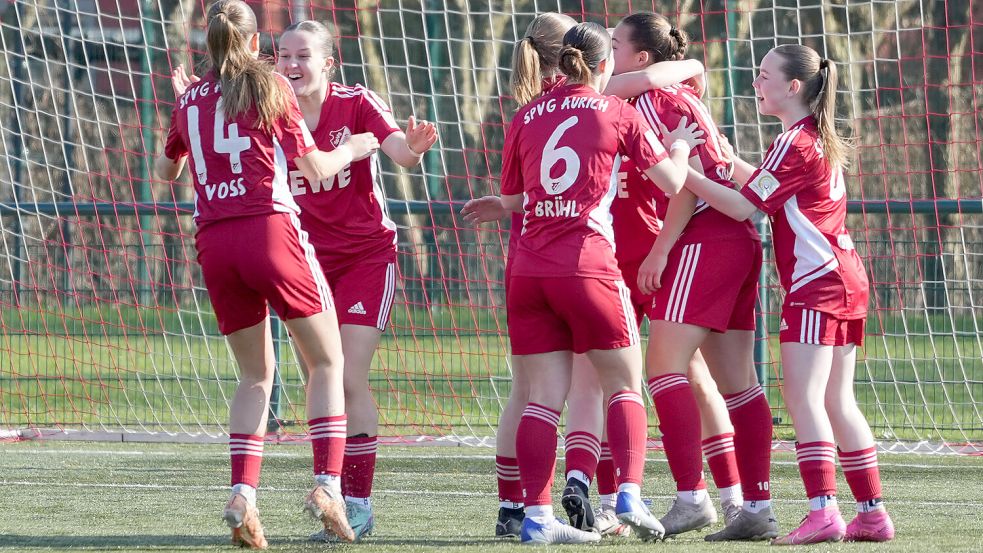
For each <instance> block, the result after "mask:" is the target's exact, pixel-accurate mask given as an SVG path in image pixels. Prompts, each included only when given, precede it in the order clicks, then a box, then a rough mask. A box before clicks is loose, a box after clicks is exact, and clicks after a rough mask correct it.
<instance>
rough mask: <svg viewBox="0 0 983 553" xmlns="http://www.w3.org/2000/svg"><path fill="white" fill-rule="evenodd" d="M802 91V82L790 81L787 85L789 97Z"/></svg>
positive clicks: (797, 80)
mask: <svg viewBox="0 0 983 553" xmlns="http://www.w3.org/2000/svg"><path fill="white" fill-rule="evenodd" d="M800 90H802V81H800V80H799V79H792V82H790V83H789V85H788V91H789V95H790V96H795V95H796V94H798V93H799V91H800Z"/></svg>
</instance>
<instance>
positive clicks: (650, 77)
mask: <svg viewBox="0 0 983 553" xmlns="http://www.w3.org/2000/svg"><path fill="white" fill-rule="evenodd" d="M703 71H704V67H703V64H702V63H700V62H699V61H697V60H679V61H660V62H659V63H653V64H652V65H650V66H648V67H646V68H645V69H640V70H638V71H630V72H627V73H622V74H620V75H612V76H611V80H610V81H608V85H607V87H605V88H604V94H610V95H613V96H617V97H619V98H634V97H635V96H638V95H640V94H642V93H644V92H647V91H649V90H654V89H657V88H664V87H667V86H670V85H674V84H678V83H682V82H686V81H688V80H691V79H695V80H696V81H697V82H694V83H693V84H695V85H697V87H696V88H698V89H699V92H700V94H701V95H702V88H703V87H700V86H699V84H700V83H702V76H703Z"/></svg>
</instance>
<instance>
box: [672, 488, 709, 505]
mask: <svg viewBox="0 0 983 553" xmlns="http://www.w3.org/2000/svg"><path fill="white" fill-rule="evenodd" d="M676 497H678V498H679V500H680V501H682V502H683V503H688V504H690V505H697V504H699V503H703V502H704V501H706V500H707V497H709V496H708V495H707V490H706V488H704V489H702V490H684V491H681V492H676Z"/></svg>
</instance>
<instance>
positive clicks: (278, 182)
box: [272, 137, 300, 215]
mask: <svg viewBox="0 0 983 553" xmlns="http://www.w3.org/2000/svg"><path fill="white" fill-rule="evenodd" d="M288 174H289V173H288V171H287V156H286V154H284V153H283V148H282V147H281V146H280V142H279V141H278V140H277V139H276V137H273V183H272V188H273V197H272V200H273V211H278V212H280V213H292V214H295V215H296V214H298V213H300V206H299V205H297V202H295V201H294V195H293V194H291V193H290V185H289V184H287V175H288Z"/></svg>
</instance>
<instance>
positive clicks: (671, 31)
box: [669, 25, 679, 38]
mask: <svg viewBox="0 0 983 553" xmlns="http://www.w3.org/2000/svg"><path fill="white" fill-rule="evenodd" d="M669 36H671V37H674V38H679V29H677V28H676V27H675V26H674V25H670V26H669Z"/></svg>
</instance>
